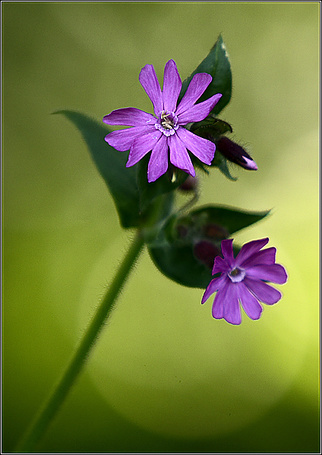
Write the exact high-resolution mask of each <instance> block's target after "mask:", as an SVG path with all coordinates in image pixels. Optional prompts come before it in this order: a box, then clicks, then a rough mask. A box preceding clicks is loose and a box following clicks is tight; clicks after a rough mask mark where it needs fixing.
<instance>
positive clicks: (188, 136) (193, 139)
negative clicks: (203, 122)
mask: <svg viewBox="0 0 322 455" xmlns="http://www.w3.org/2000/svg"><path fill="white" fill-rule="evenodd" d="M177 135H178V137H179V138H180V139H181V141H182V142H183V143H184V145H185V147H186V148H187V149H188V150H190V152H191V153H193V154H194V155H195V156H196V157H197V158H198V159H199V160H200V161H202V162H203V163H205V164H208V165H209V166H210V164H211V162H212V160H213V159H214V156H215V150H216V146H215V144H214V143H213V142H210V141H208V140H207V139H204V138H202V137H199V136H196V135H195V134H193V133H191V131H188V130H187V129H186V128H183V127H179V128H178V129H177Z"/></svg>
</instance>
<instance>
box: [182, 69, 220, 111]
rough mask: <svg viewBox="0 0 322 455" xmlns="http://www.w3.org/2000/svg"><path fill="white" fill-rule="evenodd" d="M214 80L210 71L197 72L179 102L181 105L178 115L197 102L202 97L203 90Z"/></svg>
mask: <svg viewBox="0 0 322 455" xmlns="http://www.w3.org/2000/svg"><path fill="white" fill-rule="evenodd" d="M211 81H212V76H210V74H208V73H197V74H195V75H194V76H193V78H192V79H191V82H190V84H189V86H188V88H187V90H186V93H185V94H184V96H183V98H182V100H181V101H180V103H179V106H178V108H177V110H176V115H180V114H182V113H183V112H185V111H186V110H187V109H189V108H190V107H192V106H193V105H194V104H195V102H196V101H197V100H198V99H199V98H200V97H201V95H202V94H203V92H204V91H205V90H206V88H207V87H208V85H209V84H210V82H211Z"/></svg>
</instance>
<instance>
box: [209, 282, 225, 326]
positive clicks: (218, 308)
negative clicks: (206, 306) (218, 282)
mask: <svg viewBox="0 0 322 455" xmlns="http://www.w3.org/2000/svg"><path fill="white" fill-rule="evenodd" d="M224 296H225V290H224V289H223V290H221V291H218V292H217V295H216V297H215V299H214V303H213V304H212V310H211V311H212V317H213V318H215V319H222V318H223V317H224Z"/></svg>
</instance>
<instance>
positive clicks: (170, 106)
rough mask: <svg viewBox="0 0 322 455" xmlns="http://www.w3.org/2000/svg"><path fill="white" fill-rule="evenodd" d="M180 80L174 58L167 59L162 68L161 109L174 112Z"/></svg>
mask: <svg viewBox="0 0 322 455" xmlns="http://www.w3.org/2000/svg"><path fill="white" fill-rule="evenodd" d="M181 87H182V82H181V79H180V76H179V73H178V69H177V65H176V63H175V61H174V60H169V61H168V62H167V64H166V65H165V68H164V77H163V92H162V94H163V109H164V110H165V111H169V112H175V110H176V107H177V101H178V98H179V95H180V91H181Z"/></svg>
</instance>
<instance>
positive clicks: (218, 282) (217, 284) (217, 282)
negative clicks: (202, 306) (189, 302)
mask: <svg viewBox="0 0 322 455" xmlns="http://www.w3.org/2000/svg"><path fill="white" fill-rule="evenodd" d="M228 279H229V278H228ZM226 282H227V277H226V276H224V275H222V276H220V277H218V278H214V279H213V280H211V281H210V283H209V284H208V286H207V288H206V290H205V292H204V295H203V297H202V300H201V303H205V302H206V300H208V299H209V297H210V296H211V294H213V293H214V292H216V291H219V290H220V289H222V288H223V286H224V285H225V283H226Z"/></svg>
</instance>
